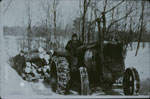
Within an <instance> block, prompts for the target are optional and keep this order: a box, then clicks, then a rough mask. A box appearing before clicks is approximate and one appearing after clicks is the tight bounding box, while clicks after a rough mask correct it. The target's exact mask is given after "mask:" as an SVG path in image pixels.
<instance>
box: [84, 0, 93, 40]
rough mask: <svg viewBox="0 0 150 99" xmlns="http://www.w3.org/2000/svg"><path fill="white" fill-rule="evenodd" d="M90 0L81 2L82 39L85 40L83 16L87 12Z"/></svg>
mask: <svg viewBox="0 0 150 99" xmlns="http://www.w3.org/2000/svg"><path fill="white" fill-rule="evenodd" d="M90 2H91V0H89V1H88V0H84V3H83V16H82V41H84V40H85V37H84V36H85V18H86V14H87V10H88V7H89V4H90Z"/></svg>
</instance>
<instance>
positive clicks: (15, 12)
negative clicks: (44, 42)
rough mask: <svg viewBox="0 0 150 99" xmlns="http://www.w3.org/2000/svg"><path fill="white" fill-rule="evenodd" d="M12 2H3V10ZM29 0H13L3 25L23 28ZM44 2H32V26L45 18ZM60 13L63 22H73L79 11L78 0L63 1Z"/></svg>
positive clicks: (35, 0) (4, 0)
mask: <svg viewBox="0 0 150 99" xmlns="http://www.w3.org/2000/svg"><path fill="white" fill-rule="evenodd" d="M9 1H10V0H3V3H2V6H3V9H6V7H7V4H8V2H9ZM26 1H27V0H12V2H11V4H10V6H9V8H8V10H7V12H6V13H5V14H4V16H3V25H5V26H18V25H19V26H20V25H21V26H23V25H25V24H26V22H27V14H26V3H27V2H26ZM42 1H44V0H30V5H31V11H32V24H33V25H34V24H36V23H37V22H39V21H40V18H42V17H43V16H44V14H45V13H44V11H43V9H42V5H41V2H42ZM59 9H60V10H59V11H60V16H61V19H60V20H61V21H62V22H68V21H70V22H71V21H72V19H73V18H75V17H76V16H77V11H78V9H79V2H78V0H61V2H60V5H59Z"/></svg>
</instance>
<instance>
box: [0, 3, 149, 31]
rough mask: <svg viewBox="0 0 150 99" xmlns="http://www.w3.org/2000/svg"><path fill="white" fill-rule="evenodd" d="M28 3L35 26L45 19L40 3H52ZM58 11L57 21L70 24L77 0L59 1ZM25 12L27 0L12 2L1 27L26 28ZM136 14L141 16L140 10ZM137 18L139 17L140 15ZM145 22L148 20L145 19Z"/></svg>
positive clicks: (76, 9)
mask: <svg viewBox="0 0 150 99" xmlns="http://www.w3.org/2000/svg"><path fill="white" fill-rule="evenodd" d="M9 1H11V0H3V1H2V8H3V10H5V9H6V8H7V5H8V2H9ZM29 1H30V7H31V12H32V25H35V24H37V23H38V22H41V19H42V18H44V17H45V12H44V11H43V8H42V4H41V2H45V1H52V0H29ZM112 1H113V0H112ZM114 1H115V2H113V3H114V4H115V3H116V4H118V2H120V0H117V1H116V0H114ZM131 2H134V1H131ZM116 4H115V5H116ZM124 4H125V3H124ZM139 4H140V3H139ZM111 5H113V4H111ZM140 5H141V4H140ZM124 7H125V6H124ZM124 7H123V5H120V8H119V10H120V12H121V15H123V14H125V13H122V12H124V9H125V8H124ZM102 8H103V4H101V5H99V9H102ZM107 8H108V7H107ZM58 9H59V13H60V17H59V21H61V23H62V25H63V26H65V24H66V23H72V20H74V19H75V17H78V16H79V0H61V1H60V3H59V8H58ZM26 10H27V0H12V2H11V4H10V6H9V7H8V10H7V11H6V13H5V14H4V15H3V25H4V26H26V25H27V22H28V21H27V19H28V18H27V13H26ZM121 10H122V11H121ZM147 11H148V10H147ZM138 12H139V13H140V14H141V11H140V10H139V11H138ZM121 15H119V17H121ZM123 16H124V15H123ZM138 17H140V15H139V16H138ZM136 20H137V21H135V22H138V20H139V18H137V19H136ZM146 20H148V18H146ZM129 21H130V20H129ZM128 23H129V22H128ZM149 25H150V23H147V28H148V30H149Z"/></svg>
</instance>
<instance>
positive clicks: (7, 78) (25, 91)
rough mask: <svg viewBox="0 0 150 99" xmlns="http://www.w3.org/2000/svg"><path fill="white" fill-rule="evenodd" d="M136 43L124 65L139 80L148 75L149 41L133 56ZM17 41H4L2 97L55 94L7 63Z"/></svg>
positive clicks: (129, 51)
mask: <svg viewBox="0 0 150 99" xmlns="http://www.w3.org/2000/svg"><path fill="white" fill-rule="evenodd" d="M136 44H137V43H134V45H133V51H131V50H130V48H129V49H128V52H127V56H126V59H125V66H126V68H127V67H130V66H133V67H135V68H136V69H137V70H138V72H139V75H140V78H141V80H145V79H147V78H149V77H150V76H149V75H150V43H146V46H145V48H144V49H143V48H142V47H140V49H139V52H138V55H137V56H135V50H136ZM17 45H18V44H17V42H16V41H15V40H12V41H10V42H5V51H4V53H5V57H4V61H5V62H4V81H3V89H2V90H3V93H2V95H3V97H7V98H11V97H16V96H17V97H19V98H17V99H21V97H42V96H53V95H55V96H56V94H55V93H53V92H52V91H51V89H50V88H46V87H45V86H44V85H43V84H42V83H41V82H39V83H31V82H27V81H24V80H23V79H22V78H21V77H20V76H19V75H18V74H17V73H16V71H15V70H14V69H13V68H11V67H10V66H9V64H8V63H7V61H8V59H9V57H12V56H14V55H16V54H17V53H18V52H19V51H18V50H19V48H18V46H17Z"/></svg>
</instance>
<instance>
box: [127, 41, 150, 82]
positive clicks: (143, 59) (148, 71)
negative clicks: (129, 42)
mask: <svg viewBox="0 0 150 99" xmlns="http://www.w3.org/2000/svg"><path fill="white" fill-rule="evenodd" d="M136 47H137V43H133V50H132V51H131V49H130V48H128V51H127V56H126V59H125V66H126V68H127V67H130V66H131V67H135V68H136V69H137V71H138V72H139V75H140V79H141V80H145V79H147V78H150V43H145V48H143V47H142V44H140V48H139V51H138V54H137V56H135V52H136Z"/></svg>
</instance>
